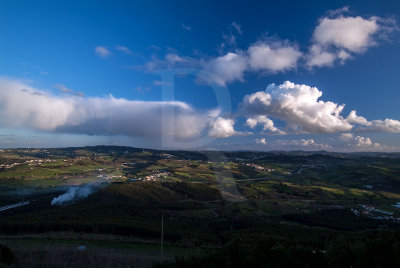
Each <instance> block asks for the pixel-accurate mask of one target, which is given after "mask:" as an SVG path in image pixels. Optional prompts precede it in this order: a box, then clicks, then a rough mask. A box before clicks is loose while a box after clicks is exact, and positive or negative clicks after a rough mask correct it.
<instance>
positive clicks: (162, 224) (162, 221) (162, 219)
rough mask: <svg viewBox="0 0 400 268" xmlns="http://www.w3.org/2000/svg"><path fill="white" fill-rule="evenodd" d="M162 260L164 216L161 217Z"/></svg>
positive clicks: (162, 250)
mask: <svg viewBox="0 0 400 268" xmlns="http://www.w3.org/2000/svg"><path fill="white" fill-rule="evenodd" d="M163 258H164V215H162V216H161V259H163Z"/></svg>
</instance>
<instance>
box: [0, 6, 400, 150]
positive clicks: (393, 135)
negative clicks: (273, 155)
mask: <svg viewBox="0 0 400 268" xmlns="http://www.w3.org/2000/svg"><path fill="white" fill-rule="evenodd" d="M214 2H215V1H196V2H195V1H146V3H142V2H139V1H136V2H134V1H7V0H4V1H1V2H0V36H1V39H2V41H1V42H0V117H1V119H0V131H1V132H0V147H59V146H82V145H96V144H117V145H129V146H136V147H151V148H186V149H198V148H203V149H224V150H237V149H240V150H265V151H268V150H293V149H300V150H330V151H400V139H399V137H400V136H399V133H400V121H399V120H400V110H399V109H400V108H399V107H400V106H399V102H400V101H399V100H400V90H399V84H400V76H399V75H398V74H399V70H400V68H399V67H400V64H399V62H400V49H399V48H400V43H399V40H400V39H399V37H400V35H399V22H398V17H397V16H398V14H400V4H399V3H398V1H379V2H378V1H307V2H306V3H304V2H299V1H279V2H277V3H271V2H267V1H235V2H233V1H218V2H217V3H214ZM160 74H162V75H160ZM167 74H171V75H174V77H175V78H174V80H168V79H167V78H166V77H167ZM286 81H290V82H286ZM172 82H173V83H172ZM272 83H274V84H275V85H274V86H269V87H268V85H271V84H272ZM267 87H268V88H267ZM217 95H218V96H219V97H218V98H217V97H216V96H217Z"/></svg>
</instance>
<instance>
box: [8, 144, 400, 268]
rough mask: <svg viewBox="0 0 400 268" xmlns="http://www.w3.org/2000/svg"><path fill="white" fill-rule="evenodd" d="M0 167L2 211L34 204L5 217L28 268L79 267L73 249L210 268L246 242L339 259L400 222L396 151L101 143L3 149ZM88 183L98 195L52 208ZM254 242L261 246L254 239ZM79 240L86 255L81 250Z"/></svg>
mask: <svg viewBox="0 0 400 268" xmlns="http://www.w3.org/2000/svg"><path fill="white" fill-rule="evenodd" d="M0 164H1V167H0V206H6V205H9V204H13V203H16V202H20V201H22V200H29V201H30V204H28V205H25V206H21V207H17V208H13V209H9V210H4V211H0V244H2V245H5V246H6V247H8V248H9V249H11V251H12V252H13V254H14V256H15V261H17V262H18V263H19V265H22V266H32V267H36V266H35V264H34V263H36V264H40V263H43V262H47V263H51V264H52V265H53V266H59V267H63V266H62V265H61V266H60V260H62V261H63V263H65V265H64V266H65V267H67V266H68V265H70V266H71V265H72V266H74V264H73V263H71V262H72V259H73V258H72V259H68V258H66V257H62V256H64V255H65V254H67V255H68V254H70V255H71V254H72V255H73V256H75V257H76V258H77V259H79V261H80V262H81V264H82V265H84V266H86V267H101V265H99V261H100V260H101V262H102V263H103V264H104V265H105V264H106V263H110V262H113V261H115V263H118V265H115V266H116V267H127V266H129V265H131V264H133V263H135V264H136V266H140V267H141V266H144V267H146V266H152V265H161V266H169V265H172V264H174V265H178V266H179V265H182V266H192V265H193V262H191V260H196V262H198V263H203V264H204V265H206V264H207V263H208V264H209V265H210V267H212V266H213V265H215V266H218V265H217V263H218V260H220V258H222V256H224V255H226V256H229V254H231V252H228V253H227V252H225V251H226V250H228V251H234V250H237V247H238V245H243V247H244V248H246V249H247V250H250V251H252V252H253V251H254V250H255V249H254V248H253V246H255V245H258V244H257V243H261V244H260V245H258V246H259V247H261V248H265V250H266V251H268V252H269V251H271V250H272V251H271V252H274V250H278V248H280V249H279V250H278V251H277V252H278V253H279V254H289V255H287V256H292V257H293V256H294V255H296V254H300V253H301V252H302V253H301V254H303V255H304V256H308V255H307V254H310V252H314V253H315V252H329V254H339V253H335V252H336V251H337V250H338V247H339V245H341V246H342V247H344V248H345V247H351V243H353V242H354V243H356V244H357V243H361V244H360V245H361V246H360V247H361V248H358V249H357V250H358V251H359V252H364V251H363V250H370V249H369V248H368V247H367V246H365V248H362V245H364V244H365V245H369V244H368V243H369V242H368V241H369V240H368V239H369V236H370V235H371V234H381V233H382V239H389V238H386V236H385V233H386V232H395V235H392V236H390V237H398V236H397V230H398V228H399V226H400V225H399V222H400V208H397V207H395V206H393V205H394V204H396V203H397V202H400V156H399V155H398V154H338V153H326V152H318V153H304V152H291V153H282V152H280V153H261V152H260V153H253V152H251V153H247V152H185V151H157V150H143V149H135V148H130V147H116V146H96V147H84V148H64V149H30V150H27V149H7V150H1V152H0ZM85 185H86V186H88V185H89V186H88V187H91V188H90V189H91V190H90V193H89V194H87V195H85V196H83V197H79V198H78V197H77V198H75V199H71V200H69V201H68V202H66V203H63V205H62V206H57V205H51V201H52V200H53V199H54V198H56V197H58V196H60V195H62V194H64V193H66V192H67V191H69V189H75V190H76V189H84V187H86V186H85ZM69 187H75V188H69ZM79 187H80V188H79ZM161 218H163V222H164V225H163V226H164V232H163V239H164V247H163V248H164V254H163V256H162V257H161V248H160V236H161ZM253 236H255V238H254V241H256V242H255V243H254V245H253V244H251V243H250V244H249V243H248V241H247V240H246V239H247V238H248V237H253ZM379 237H380V236H379ZM342 239H345V241H347V242H343V241H342ZM264 240H265V241H264ZM268 241H269V242H268ZM351 241H353V242H351ZM350 242H351V243H350ZM235 243H236V244H235ZM265 243H266V244H265ZM341 243H342V244H341ZM362 243H364V244H362ZM396 243H397V242H396ZM80 245H84V246H85V248H86V249H85V250H83V251H78V250H77V249H76V248H77V247H78V246H80ZM268 245H269V246H268ZM283 245H285V246H284V248H285V249H287V250H286V251H285V250H284V249H282V248H281V247H283ZM300 249H301V250H300ZM349 250H350V249H349ZM351 250H355V249H351ZM351 250H350V251H351ZM357 250H356V251H357ZM390 250H392V249H390ZM106 251H107V252H108V253H107V254H104V252H106ZM358 251H357V252H358ZM32 252H36V253H35V254H33V253H32ZM60 252H61V253H63V254H64V255H63V254H61V253H60ZM224 252H225V253H224ZM278 253H276V254H278ZM314 253H313V254H314ZM293 254H294V255H293ZM327 254H328V253H327ZM329 254H328V255H329ZM354 254H355V253H354ZM360 254H361V253H360ZM363 254H364V253H363ZM303 255H302V256H303ZM314 255H315V254H314ZM314 255H312V254H311V255H310V256H311V257H310V258H311V259H313V258H314V257H315V258H316V260H315V261H316V263H317V264H321V262H323V263H324V265H327V266H329V265H331V264H332V263H331V262H332V259H329V258H330V257H329V256H330V255H329V256H328V255H322V257H321V256H319V255H318V254H317V255H318V256H317V255H315V256H314ZM54 256H58V257H54ZM99 256H103V257H99ZM249 256H253V255H251V254H250V255H249ZM175 257H180V258H178V259H175ZM261 257H262V256H258V255H254V256H253V257H252V258H254V259H257V260H258V258H261ZM353 257H354V256H353ZM182 258H184V259H182ZM232 258H235V256H232ZM288 258H289V257H288ZM310 258H309V259H310ZM354 258H355V257H354ZM89 259H92V261H91V262H88V260H89ZM96 260H97V261H96ZM221 260H222V259H221ZM221 260H220V261H221ZM357 260H358V259H357ZM225 261H226V260H225ZM238 261H240V260H238ZM246 261H249V260H246ZM299 261H302V262H303V261H305V260H303V259H301V260H299ZM394 261H395V260H394ZM328 262H329V263H328ZM129 263H130V264H129ZM161 263H163V264H161ZM354 263H357V262H354ZM128 264H129V265H128ZM209 265H206V266H209ZM70 266H69V267H70ZM316 267H317V266H316ZM332 267H339V266H335V265H333V264H332Z"/></svg>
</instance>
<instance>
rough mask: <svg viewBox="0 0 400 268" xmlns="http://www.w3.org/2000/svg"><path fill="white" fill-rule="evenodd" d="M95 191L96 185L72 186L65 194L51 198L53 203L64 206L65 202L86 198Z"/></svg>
mask: <svg viewBox="0 0 400 268" xmlns="http://www.w3.org/2000/svg"><path fill="white" fill-rule="evenodd" d="M95 191H96V187H95V186H94V185H83V186H71V187H69V188H68V190H67V192H65V193H64V194H62V195H60V196H58V197H54V198H53V200H51V205H56V206H62V205H64V204H65V203H70V202H74V201H77V200H81V199H85V198H86V197H88V196H89V195H90V194H92V193H93V192H95Z"/></svg>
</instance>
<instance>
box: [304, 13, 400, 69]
mask: <svg viewBox="0 0 400 268" xmlns="http://www.w3.org/2000/svg"><path fill="white" fill-rule="evenodd" d="M348 11H349V9H348V7H345V8H342V9H338V10H334V11H330V12H328V16H326V17H322V18H321V19H320V21H319V23H318V25H317V27H316V28H315V29H314V33H313V36H312V45H311V46H310V48H309V52H308V55H307V56H306V65H307V66H308V67H309V68H312V67H322V66H332V65H333V64H334V63H335V62H336V61H340V62H341V63H344V62H345V61H346V60H348V59H350V58H352V57H353V55H356V54H360V53H363V52H365V51H366V50H367V49H368V48H369V47H371V46H375V45H377V43H378V41H379V40H380V39H382V37H384V38H387V36H388V34H389V33H390V32H392V31H394V30H395V29H396V26H395V22H394V21H393V20H392V19H384V18H380V17H377V16H372V17H369V18H362V17H360V16H356V17H352V16H344V14H343V13H345V12H348Z"/></svg>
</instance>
